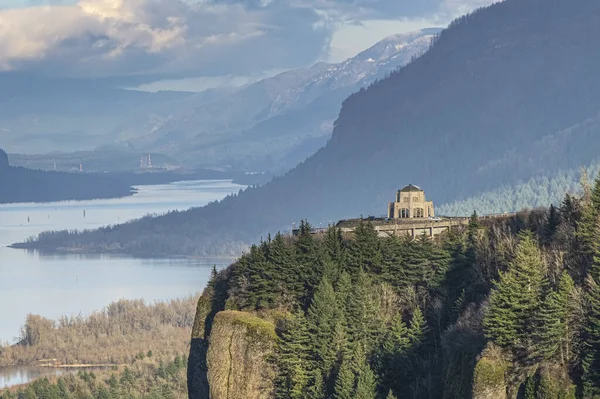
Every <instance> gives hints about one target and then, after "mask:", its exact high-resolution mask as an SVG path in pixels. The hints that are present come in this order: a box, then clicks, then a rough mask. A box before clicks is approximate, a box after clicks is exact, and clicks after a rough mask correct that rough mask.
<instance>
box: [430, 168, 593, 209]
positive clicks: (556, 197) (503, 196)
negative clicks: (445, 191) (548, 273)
mask: <svg viewBox="0 0 600 399" xmlns="http://www.w3.org/2000/svg"><path fill="white" fill-rule="evenodd" d="M599 172H600V162H597V161H596V162H592V163H591V164H590V165H588V166H586V167H584V168H581V169H580V170H576V169H569V170H560V171H559V172H558V173H556V175H554V176H547V175H543V174H542V175H538V176H535V177H533V178H531V179H529V180H527V181H526V182H523V183H520V184H514V185H508V184H507V185H503V186H502V187H500V188H498V189H495V190H491V191H488V192H486V193H482V194H479V195H476V196H473V197H470V198H467V199H464V200H460V201H455V202H451V203H447V204H443V205H441V206H438V207H436V213H437V214H438V215H444V216H464V215H468V214H470V213H471V212H473V211H475V212H477V213H478V214H481V215H489V214H498V213H506V212H517V211H520V210H524V209H535V208H539V207H544V208H545V207H548V206H550V205H551V204H552V205H555V206H559V205H560V203H561V201H562V199H563V198H564V197H565V195H566V194H570V195H580V194H581V179H582V178H586V179H587V178H588V176H589V177H590V178H594V177H595V176H597V175H598V173H599Z"/></svg>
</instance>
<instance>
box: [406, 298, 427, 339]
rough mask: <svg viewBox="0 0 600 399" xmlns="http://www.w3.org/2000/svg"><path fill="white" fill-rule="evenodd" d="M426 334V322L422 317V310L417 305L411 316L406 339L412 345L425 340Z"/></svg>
mask: <svg viewBox="0 0 600 399" xmlns="http://www.w3.org/2000/svg"><path fill="white" fill-rule="evenodd" d="M426 334H427V323H426V322H425V318H424V317H423V312H421V309H420V308H419V307H416V308H415V310H414V311H413V317H412V320H411V322H410V329H409V330H408V340H409V342H410V345H411V346H412V347H416V346H418V345H420V344H421V343H422V342H423V341H424V340H425V335H426Z"/></svg>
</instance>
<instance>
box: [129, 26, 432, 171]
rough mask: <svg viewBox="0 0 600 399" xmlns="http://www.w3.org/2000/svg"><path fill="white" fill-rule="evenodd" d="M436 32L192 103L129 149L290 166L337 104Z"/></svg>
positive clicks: (321, 133)
mask: <svg viewBox="0 0 600 399" xmlns="http://www.w3.org/2000/svg"><path fill="white" fill-rule="evenodd" d="M440 31H441V29H437V28H431V29H424V30H419V31H415V32H409V33H402V34H397V35H393V36H389V37H387V38H385V39H383V40H381V41H380V42H378V43H376V44H375V45H374V46H372V47H371V48H369V49H367V50H365V51H363V52H361V53H360V54H358V55H356V56H355V57H353V58H350V59H348V60H346V61H344V62H341V63H338V64H328V63H323V62H321V63H317V64H315V65H313V66H311V67H308V68H302V69H297V70H292V71H288V72H284V73H282V74H279V75H277V76H274V77H271V78H267V79H264V80H261V81H258V82H256V83H254V84H251V85H248V86H246V87H243V88H241V89H239V90H237V91H234V92H232V93H229V94H228V95H225V96H222V97H220V98H218V99H217V100H216V101H214V102H212V103H206V102H203V103H201V104H195V103H193V102H192V103H190V104H189V106H188V107H185V108H184V109H180V110H178V111H177V113H175V114H173V115H170V116H169V118H163V120H164V121H165V122H164V123H163V124H162V125H161V126H160V127H159V128H158V129H155V131H153V132H152V133H151V134H148V135H146V136H144V137H139V138H137V139H135V140H133V141H130V142H129V145H130V146H133V147H137V148H144V149H145V150H152V151H163V152H167V153H169V155H171V156H175V157H182V158H185V159H188V160H192V162H193V160H199V159H200V160H202V162H204V163H207V164H235V163H236V162H242V163H243V164H242V165H238V166H242V167H244V166H248V164H247V163H244V161H241V160H242V159H246V160H248V159H251V160H252V161H248V162H258V165H255V164H253V165H252V166H253V167H259V166H264V167H265V168H269V167H270V165H263V164H262V163H260V162H261V161H260V160H261V159H263V158H270V159H275V161H274V162H275V163H277V162H278V160H284V159H285V158H286V154H288V153H290V152H294V153H295V154H297V156H296V158H298V159H294V160H293V162H296V161H298V160H302V159H303V157H304V156H307V155H310V152H309V153H305V152H306V151H313V150H315V148H314V146H316V145H322V144H323V143H324V142H325V140H326V139H327V138H328V137H329V135H330V133H331V128H330V127H331V126H332V123H333V120H335V118H336V117H337V114H338V112H339V109H340V106H341V103H342V101H343V100H344V98H346V97H347V96H349V95H350V94H352V93H353V92H355V91H358V90H360V89H361V88H362V87H366V86H368V85H369V84H371V83H372V82H374V81H375V80H377V79H381V78H384V77H385V76H387V75H388V74H390V73H391V72H393V71H394V70H396V69H398V68H400V67H402V66H404V65H406V64H407V63H409V62H410V61H411V59H412V58H414V57H416V56H419V55H421V54H422V53H424V52H425V51H427V50H428V48H429V46H430V44H431V40H432V38H433V37H434V35H435V34H437V33H438V32H440ZM324 126H325V127H327V126H329V128H324ZM315 137H319V139H318V140H316V141H315V140H314V139H315ZM165 138H169V140H165ZM171 138H175V139H174V140H173V139H171ZM308 139H312V140H313V142H314V144H313V145H312V146H311V147H310V149H308V150H306V151H299V152H298V151H294V148H295V147H297V146H301V145H302V143H303V142H304V141H306V140H308ZM245 140H248V142H246V141H245ZM166 141H168V143H169V145H168V147H165V145H164V143H165V142H166ZM267 141H268V143H267ZM267 144H268V145H267ZM317 148H318V146H317ZM245 152H248V153H245ZM285 162H288V161H285ZM287 166H289V165H287Z"/></svg>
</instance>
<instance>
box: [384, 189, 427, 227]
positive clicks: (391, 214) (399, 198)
mask: <svg viewBox="0 0 600 399" xmlns="http://www.w3.org/2000/svg"><path fill="white" fill-rule="evenodd" d="M434 216H435V214H434V210H433V201H426V200H425V191H423V190H421V189H420V188H419V187H417V186H414V185H412V184H409V185H408V186H406V187H404V188H403V189H402V190H398V192H397V193H396V201H395V202H390V203H389V205H388V218H390V219H416V218H430V217H434Z"/></svg>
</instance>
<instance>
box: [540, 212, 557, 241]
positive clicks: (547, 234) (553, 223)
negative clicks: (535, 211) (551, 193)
mask: <svg viewBox="0 0 600 399" xmlns="http://www.w3.org/2000/svg"><path fill="white" fill-rule="evenodd" d="M559 225H560V215H559V214H558V211H557V210H556V208H555V207H554V205H550V210H549V211H548V216H547V217H546V222H545V224H544V234H543V240H544V243H545V244H547V245H548V244H550V243H552V241H553V240H554V236H555V235H556V232H557V230H558V226H559Z"/></svg>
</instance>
